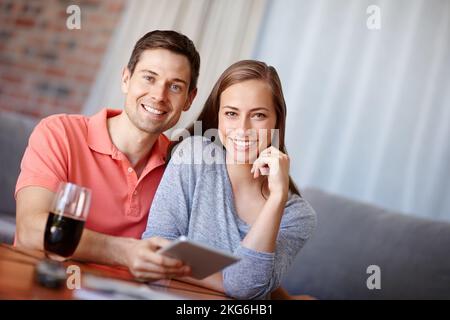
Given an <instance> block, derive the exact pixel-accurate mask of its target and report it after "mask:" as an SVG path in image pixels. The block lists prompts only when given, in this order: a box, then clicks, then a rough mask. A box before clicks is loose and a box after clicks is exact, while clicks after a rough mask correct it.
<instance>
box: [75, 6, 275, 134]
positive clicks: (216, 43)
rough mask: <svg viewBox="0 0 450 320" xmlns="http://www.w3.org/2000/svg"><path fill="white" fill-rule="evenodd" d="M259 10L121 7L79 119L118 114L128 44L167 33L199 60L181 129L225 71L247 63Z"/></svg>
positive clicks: (262, 7)
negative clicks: (187, 42) (182, 39)
mask: <svg viewBox="0 0 450 320" xmlns="http://www.w3.org/2000/svg"><path fill="white" fill-rule="evenodd" d="M265 6H266V0H232V1H229V0H170V1H161V0H148V1H141V0H129V1H127V2H126V8H125V11H124V13H123V15H122V17H121V20H120V22H119V24H118V26H117V28H116V31H115V33H114V34H113V36H112V40H111V42H110V45H109V48H108V50H107V53H106V55H105V57H104V59H103V64H102V65H101V67H100V71H99V73H98V76H97V78H96V81H95V84H94V85H93V87H92V90H91V93H90V95H89V98H88V99H87V101H86V103H85V106H84V113H85V114H93V113H95V112H97V110H99V109H101V108H103V107H109V108H117V109H121V108H123V104H124V96H123V94H122V92H121V90H120V78H121V72H122V68H123V67H124V66H125V65H126V64H127V62H128V59H129V57H130V55H131V51H132V49H133V46H134V44H135V43H136V41H137V40H138V39H139V38H140V37H141V36H143V35H144V34H145V33H147V32H148V31H151V30H156V29H170V30H176V31H179V32H181V33H183V34H185V35H187V36H188V37H189V38H190V39H191V40H192V41H193V42H194V43H195V45H196V47H197V50H198V51H199V53H200V57H201V67H200V77H199V81H198V88H199V91H198V94H197V97H196V99H195V101H194V103H193V105H192V107H191V110H190V111H189V112H188V113H185V114H183V116H182V118H181V119H180V121H179V123H178V125H177V127H185V126H186V125H187V124H189V123H190V122H191V121H192V120H193V119H194V118H195V116H196V115H197V114H198V113H199V111H200V109H201V107H202V104H203V103H204V102H205V100H206V98H207V96H208V94H209V92H210V90H211V88H212V86H213V85H214V83H215V81H216V80H217V79H218V77H219V75H220V74H221V73H222V72H223V71H224V70H225V69H226V67H228V66H229V65H230V64H232V63H233V62H235V61H237V60H241V59H248V58H250V56H251V54H252V51H253V48H254V45H255V41H256V37H257V34H258V31H259V28H260V23H261V20H262V17H263V14H264V9H265Z"/></svg>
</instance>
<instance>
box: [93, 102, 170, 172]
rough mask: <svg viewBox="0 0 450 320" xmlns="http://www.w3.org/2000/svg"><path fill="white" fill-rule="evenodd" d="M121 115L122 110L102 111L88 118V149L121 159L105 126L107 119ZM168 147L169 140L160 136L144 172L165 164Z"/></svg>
mask: <svg viewBox="0 0 450 320" xmlns="http://www.w3.org/2000/svg"><path fill="white" fill-rule="evenodd" d="M121 113H122V110H116V109H102V110H101V111H100V112H98V113H97V114H95V115H93V116H92V117H90V119H89V124H88V145H89V148H91V149H92V150H94V151H96V152H99V153H103V154H107V155H110V156H112V157H113V158H114V159H119V160H120V159H121V158H122V157H121V156H120V155H122V153H121V152H120V151H119V150H118V149H117V148H116V146H114V144H113V143H112V141H111V137H110V135H109V132H108V125H107V119H108V118H111V117H114V116H117V115H119V114H121ZM169 145H170V140H169V139H168V138H167V137H166V136H165V135H164V134H160V135H159V137H158V139H157V140H156V141H155V144H154V145H153V147H152V149H151V152H150V158H149V160H148V162H147V165H146V169H145V171H151V170H152V169H153V168H155V167H158V166H160V165H163V164H164V163H165V161H166V157H167V150H168V148H169ZM119 154H120V155H119Z"/></svg>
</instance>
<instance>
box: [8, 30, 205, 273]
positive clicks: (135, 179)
mask: <svg viewBox="0 0 450 320" xmlns="http://www.w3.org/2000/svg"><path fill="white" fill-rule="evenodd" d="M199 68H200V57H199V54H198V52H197V50H196V49H195V46H194V44H193V43H192V41H191V40H189V39H188V38H187V37H185V36H184V35H181V34H179V33H177V32H174V31H153V32H149V33H147V34H146V35H144V36H143V37H142V38H141V39H140V40H139V41H138V42H137V43H136V45H135V47H134V49H133V52H132V54H131V57H130V60H129V62H128V65H127V67H125V68H124V70H123V74H122V91H123V92H124V94H125V95H126V102H125V108H124V111H117V110H106V109H104V110H102V111H101V112H99V113H97V114H96V115H94V116H92V117H85V116H82V115H53V116H50V117H48V118H46V119H43V120H42V121H41V122H40V123H39V124H38V125H37V127H36V128H35V130H34V131H33V133H32V135H31V137H30V141H29V145H28V147H27V149H26V151H25V154H24V157H23V160H22V164H21V173H20V175H19V178H18V181H17V185H16V195H15V196H16V203H17V212H16V216H17V218H16V219H17V229H16V244H17V245H18V246H23V247H27V248H33V249H41V250H42V249H43V234H44V230H45V225H46V221H47V216H48V210H49V207H50V204H51V201H52V199H53V197H54V195H55V193H56V190H57V187H58V185H59V183H60V182H63V181H70V182H73V183H76V184H79V185H82V186H84V187H88V188H90V189H91V190H92V203H91V208H90V211H89V216H88V219H87V221H86V225H85V226H86V228H85V230H84V232H83V236H82V238H81V241H80V244H79V246H78V248H77V250H76V252H75V254H74V258H76V259H81V260H86V261H91V262H96V263H102V264H110V265H122V266H126V267H128V268H129V270H130V271H131V273H132V274H133V275H134V276H135V277H138V278H145V279H159V278H164V277H174V276H186V275H189V272H190V270H189V267H188V266H184V265H182V263H181V262H180V261H178V260H175V259H170V258H166V257H163V256H161V255H158V254H156V253H155V250H157V249H158V248H159V247H161V246H164V245H166V244H167V243H168V241H167V240H164V239H161V238H151V239H148V240H138V239H140V237H141V234H142V232H143V231H144V229H145V226H146V222H147V217H148V212H149V208H150V205H151V202H152V200H153V196H154V193H155V191H156V189H157V187H158V184H159V181H160V179H161V177H162V174H163V172H164V165H165V159H166V153H167V148H168V145H169V140H168V139H167V138H166V137H165V136H164V135H163V132H164V131H166V130H167V129H169V128H171V127H173V126H174V125H175V124H176V123H177V121H178V119H179V117H180V115H181V112H183V111H187V110H188V109H189V107H190V105H191V103H192V101H193V100H194V98H195V96H196V93H197V88H196V86H197V79H198V75H199Z"/></svg>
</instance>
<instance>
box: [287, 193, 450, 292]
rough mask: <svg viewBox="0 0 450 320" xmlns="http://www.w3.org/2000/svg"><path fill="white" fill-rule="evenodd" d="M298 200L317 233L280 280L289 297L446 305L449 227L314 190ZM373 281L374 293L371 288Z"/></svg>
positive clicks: (449, 287) (449, 276)
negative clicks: (310, 211) (307, 207)
mask: <svg viewBox="0 0 450 320" xmlns="http://www.w3.org/2000/svg"><path fill="white" fill-rule="evenodd" d="M302 195H303V197H304V198H305V199H307V200H308V202H309V203H310V204H311V205H312V207H313V208H314V209H315V211H316V213H317V228H316V230H315V232H314V234H313V235H312V236H311V238H310V239H309V240H308V241H307V242H306V244H305V246H304V247H303V248H302V250H301V251H300V253H299V254H298V255H297V256H296V258H295V261H294V263H293V265H292V266H291V268H290V270H289V272H288V273H287V275H286V276H285V277H284V279H283V282H282V284H283V286H284V287H285V288H286V289H287V290H288V292H289V293H291V294H309V295H312V296H314V297H316V298H318V299H371V300H372V299H450V223H448V222H440V221H432V220H427V219H422V218H418V217H413V216H409V215H404V214H400V213H395V212H391V211H388V210H383V209H381V208H378V207H376V206H373V205H370V204H367V203H362V202H358V201H354V200H351V199H347V198H345V197H342V196H338V195H334V194H331V193H327V192H325V191H323V190H318V189H312V188H310V189H305V190H303V191H302ZM369 266H376V267H375V268H379V269H378V270H377V271H375V270H373V269H371V268H373V267H370V268H369ZM368 268H369V270H368ZM378 271H379V272H378ZM375 275H379V276H380V277H379V283H378V284H379V286H377V287H380V289H377V288H373V287H374V283H375V280H374V279H375V278H373V276H375ZM368 280H369V281H368ZM368 282H369V287H370V288H372V289H369V288H368V285H367V283H368Z"/></svg>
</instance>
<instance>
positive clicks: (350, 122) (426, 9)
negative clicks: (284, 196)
mask: <svg viewBox="0 0 450 320" xmlns="http://www.w3.org/2000/svg"><path fill="white" fill-rule="evenodd" d="M370 5H376V6H378V7H379V8H380V13H381V28H380V29H379V30H369V29H368V28H367V25H366V21H367V19H368V18H369V15H370V14H368V13H366V10H367V8H368V6H370ZM449 15H450V1H448V0H426V1H425V0H389V1H388V0H386V1H379V0H276V1H270V2H269V3H268V11H267V14H266V19H265V22H264V25H263V27H262V30H261V33H260V36H259V41H258V43H257V46H256V48H255V51H254V57H256V58H258V59H261V60H264V61H266V62H268V63H269V64H272V65H274V66H275V67H276V68H277V69H278V71H279V73H280V76H281V79H282V82H283V85H284V90H285V95H286V99H287V104H288V121H287V126H288V127H287V147H288V151H289V152H290V155H291V157H292V158H293V163H292V172H293V176H294V179H295V180H296V181H297V182H298V184H299V185H300V186H307V185H308V186H315V187H319V188H322V189H325V190H328V191H331V192H334V193H337V194H342V195H345V196H350V197H352V198H356V199H360V200H363V201H367V202H370V203H375V204H378V205H381V206H383V207H386V208H389V209H394V210H398V211H402V212H405V213H411V214H415V215H419V216H424V217H431V218H435V219H445V220H450V26H449V20H450V17H449Z"/></svg>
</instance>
